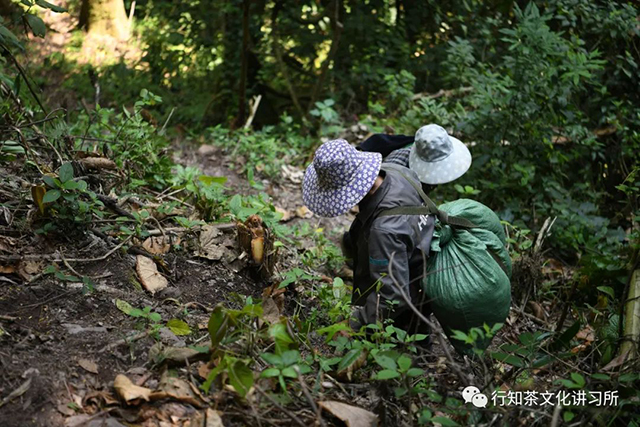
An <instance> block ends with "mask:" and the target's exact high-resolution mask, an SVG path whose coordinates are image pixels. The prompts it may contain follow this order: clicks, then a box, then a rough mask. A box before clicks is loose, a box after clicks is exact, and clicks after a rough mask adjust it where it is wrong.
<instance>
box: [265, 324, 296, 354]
mask: <svg viewBox="0 0 640 427" xmlns="http://www.w3.org/2000/svg"><path fill="white" fill-rule="evenodd" d="M283 322H284V323H283ZM269 336H271V337H272V338H273V339H274V341H275V342H276V352H280V353H283V352H285V351H287V350H289V349H290V348H291V346H293V344H295V341H294V340H293V338H291V336H290V335H289V332H288V331H287V325H286V320H284V321H281V322H280V323H274V324H272V325H271V326H270V327H269Z"/></svg>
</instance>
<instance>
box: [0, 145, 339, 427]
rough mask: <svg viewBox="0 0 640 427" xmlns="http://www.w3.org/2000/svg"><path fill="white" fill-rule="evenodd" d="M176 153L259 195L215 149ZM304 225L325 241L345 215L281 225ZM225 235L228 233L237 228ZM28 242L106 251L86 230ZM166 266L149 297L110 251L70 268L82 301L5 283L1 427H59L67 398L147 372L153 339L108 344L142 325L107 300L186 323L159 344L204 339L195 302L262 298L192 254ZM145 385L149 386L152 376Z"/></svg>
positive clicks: (287, 205)
mask: <svg viewBox="0 0 640 427" xmlns="http://www.w3.org/2000/svg"><path fill="white" fill-rule="evenodd" d="M180 148H181V150H180V153H181V154H180V158H179V159H177V161H178V162H179V163H181V164H183V165H185V166H186V165H191V166H198V167H199V168H200V169H201V170H202V171H203V172H204V173H205V174H209V175H217V176H226V177H228V178H229V180H228V184H227V185H228V187H229V188H230V189H231V190H230V191H229V193H230V194H236V193H237V194H247V193H255V192H257V190H255V189H253V188H251V187H250V186H249V185H248V184H247V182H246V180H245V179H244V178H243V177H241V176H238V174H237V173H235V172H234V171H232V170H230V169H229V167H228V166H227V165H229V161H228V159H227V158H226V157H225V156H224V155H223V154H222V153H221V152H220V151H218V150H216V151H215V152H210V153H209V154H208V155H206V156H203V155H200V154H198V152H197V149H198V147H193V146H183V147H180ZM263 184H264V185H265V189H266V191H267V192H268V193H269V194H270V195H271V196H272V197H273V203H274V204H275V205H276V206H278V207H280V208H283V209H286V210H290V211H293V210H295V209H296V208H298V207H300V206H302V200H301V194H300V185H299V184H296V183H293V182H290V181H287V180H283V181H282V183H280V184H275V183H272V182H270V181H266V180H265V181H264V182H263ZM302 221H307V222H309V223H310V225H311V226H313V227H324V228H325V230H327V231H329V230H331V231H332V232H333V233H328V235H329V236H332V235H333V236H334V238H335V237H337V236H338V235H339V233H340V232H341V231H342V230H344V229H345V227H347V226H348V224H349V223H350V221H351V218H349V217H347V216H345V217H342V218H339V219H332V220H326V219H319V218H316V217H312V218H309V219H300V218H296V219H293V220H292V221H291V222H290V223H289V224H288V225H293V224H295V223H300V222H302ZM227 232H229V231H227ZM230 233H231V237H233V233H235V231H234V230H230ZM25 238H26V237H25ZM195 238H197V237H196V236H193V235H186V236H184V237H183V239H195ZM32 243H33V244H34V245H38V247H43V248H44V247H48V249H47V250H43V253H54V252H56V251H58V253H59V254H61V255H63V256H64V257H66V258H72V257H73V258H94V257H95V258H97V257H100V256H101V255H103V254H105V253H107V252H109V250H110V249H111V247H110V246H109V245H108V244H107V243H106V242H105V241H104V240H102V239H100V238H97V237H95V236H93V235H91V234H88V235H87V237H85V238H84V240H83V241H70V242H68V243H67V244H64V245H60V244H59V245H57V246H54V245H51V244H48V243H47V242H46V241H44V238H35V239H34V240H33V242H32ZM47 245H48V246H47ZM164 262H165V265H166V267H167V273H166V276H167V278H168V279H169V281H170V286H169V287H168V288H167V289H165V290H163V291H161V292H159V293H157V294H156V295H154V296H151V295H150V294H149V293H146V292H143V291H141V290H137V289H136V287H135V281H136V274H135V255H132V254H127V253H124V252H123V251H116V252H115V253H114V254H113V255H111V256H110V257H108V258H107V260H105V261H96V262H89V263H74V265H73V267H74V269H75V270H76V271H77V272H78V274H81V275H87V276H90V277H92V278H94V282H95V284H96V291H94V292H93V293H90V294H89V295H83V294H82V292H81V289H80V286H79V284H69V283H64V282H62V281H60V280H57V279H55V278H54V277H53V276H52V275H46V276H42V277H40V278H38V279H36V280H34V281H33V282H31V283H19V281H17V280H9V281H6V280H5V281H3V282H2V284H1V286H0V313H1V314H2V316H3V317H2V319H0V326H1V327H2V329H4V334H0V396H3V397H4V396H8V395H9V394H10V393H12V392H14V391H16V390H18V391H19V392H21V394H20V395H19V396H16V397H15V398H13V399H12V400H10V401H8V402H2V401H1V400H0V405H1V406H0V426H4V427H12V426H16V427H18V426H20V427H23V426H63V425H65V419H66V418H67V417H68V416H71V415H74V414H75V411H74V410H73V408H72V407H73V406H74V404H71V405H69V404H70V403H71V402H75V405H77V407H82V406H83V405H84V404H86V403H87V399H90V398H91V396H92V394H93V395H94V397H93V398H96V397H95V395H96V394H97V393H99V392H100V391H104V390H110V388H111V385H112V384H113V380H114V378H115V376H116V375H117V374H120V373H127V372H129V373H135V372H147V370H149V369H151V368H152V365H153V364H152V363H151V362H149V350H150V348H151V347H152V345H153V344H154V342H155V341H154V339H153V338H152V337H149V336H145V337H143V338H141V339H136V340H131V342H129V343H128V344H123V345H118V346H112V347H109V345H110V344H113V343H115V342H117V341H119V340H122V339H124V338H126V337H131V336H135V335H136V334H137V335H138V336H139V335H141V334H140V332H141V327H140V322H139V321H138V320H137V319H134V318H132V317H130V316H127V315H125V314H124V313H123V312H122V311H120V310H119V309H118V308H117V307H116V304H115V301H116V300H117V299H119V300H123V301H127V302H128V303H129V304H131V305H132V306H133V307H138V308H142V307H145V306H149V307H151V308H152V311H154V312H157V313H159V314H160V315H161V316H162V320H163V322H165V323H166V321H167V320H169V319H172V318H175V317H180V318H182V319H184V320H186V321H187V322H188V323H189V325H191V328H192V330H194V333H193V334H191V335H189V336H186V337H178V336H176V335H174V334H173V333H172V332H171V331H170V330H168V329H166V328H163V329H161V331H160V341H161V342H162V343H163V344H164V345H167V346H186V345H192V344H194V343H198V342H203V341H204V340H206V338H207V331H206V323H207V320H208V313H207V311H205V310H204V309H202V307H203V306H204V307H209V308H211V307H213V306H214V305H215V304H217V303H219V302H221V301H226V303H227V304H230V305H232V306H233V304H234V301H238V300H239V299H234V297H233V295H234V294H240V295H252V296H255V297H260V295H261V292H262V287H263V284H259V283H256V282H255V281H254V280H253V279H251V278H250V277H249V275H248V274H247V273H246V272H245V271H244V270H240V271H234V269H232V268H230V267H229V266H227V265H225V264H224V263H223V262H219V261H209V260H206V259H201V258H196V257H195V256H193V254H191V253H186V252H185V251H182V252H177V253H174V252H170V253H168V254H167V255H165V256H164ZM44 265H46V264H44ZM41 267H42V266H41ZM0 278H3V276H0ZM190 303H191V304H190ZM196 303H197V304H196ZM200 304H201V305H200ZM236 304H237V302H236ZM185 311H186V312H188V314H187V315H186V316H185V315H184V313H185ZM2 329H0V331H2ZM93 363H95V366H94V365H92V364H93ZM81 365H83V366H85V368H83V367H82V366H81ZM87 366H89V367H90V370H93V368H97V370H96V372H93V373H92V372H89V371H87V369H86V367H87ZM149 381H150V382H151V383H153V381H157V380H156V379H155V377H154V378H152V379H150V380H149ZM147 385H148V384H147ZM21 387H22V389H21ZM24 389H26V390H24Z"/></svg>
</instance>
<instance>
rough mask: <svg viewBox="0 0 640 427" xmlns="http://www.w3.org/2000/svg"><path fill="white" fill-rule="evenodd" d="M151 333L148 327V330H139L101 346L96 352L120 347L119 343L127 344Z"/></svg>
mask: <svg viewBox="0 0 640 427" xmlns="http://www.w3.org/2000/svg"><path fill="white" fill-rule="evenodd" d="M152 333H153V331H152V330H151V329H149V330H148V331H144V332H139V333H137V334H135V335H133V336H130V337H127V338H123V339H121V340H118V341H115V342H112V343H111V344H108V345H106V346H104V347H102V349H101V350H99V351H98V353H104V352H105V351H109V350H112V349H114V348H116V347H120V346H121V345H124V344H129V343H132V342H134V341H139V340H141V339H143V338H145V337H148V336H149V335H151V334H152Z"/></svg>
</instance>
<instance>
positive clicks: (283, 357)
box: [260, 350, 311, 392]
mask: <svg viewBox="0 0 640 427" xmlns="http://www.w3.org/2000/svg"><path fill="white" fill-rule="evenodd" d="M260 357H261V358H262V359H263V360H264V361H265V362H267V363H268V364H269V365H271V366H272V367H271V368H267V369H265V370H264V371H262V373H261V374H260V376H261V377H262V378H277V379H278V383H279V384H280V387H281V389H282V390H283V391H285V392H286V390H287V386H286V384H285V378H290V379H291V378H294V379H295V378H298V374H300V375H303V374H307V373H309V372H311V367H310V366H309V365H307V364H306V363H304V362H303V361H302V358H301V356H300V352H299V351H298V350H287V351H285V352H283V353H282V354H280V355H279V354H273V353H262V354H261V355H260Z"/></svg>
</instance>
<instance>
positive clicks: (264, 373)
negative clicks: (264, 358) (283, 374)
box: [260, 368, 280, 378]
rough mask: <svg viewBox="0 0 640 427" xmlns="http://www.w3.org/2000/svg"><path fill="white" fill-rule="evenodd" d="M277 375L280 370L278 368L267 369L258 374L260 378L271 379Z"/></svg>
mask: <svg viewBox="0 0 640 427" xmlns="http://www.w3.org/2000/svg"><path fill="white" fill-rule="evenodd" d="M278 375H280V369H278V368H267V369H265V370H264V371H262V373H261V374H260V376H261V377H262V378H273V377H277V376H278Z"/></svg>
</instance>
